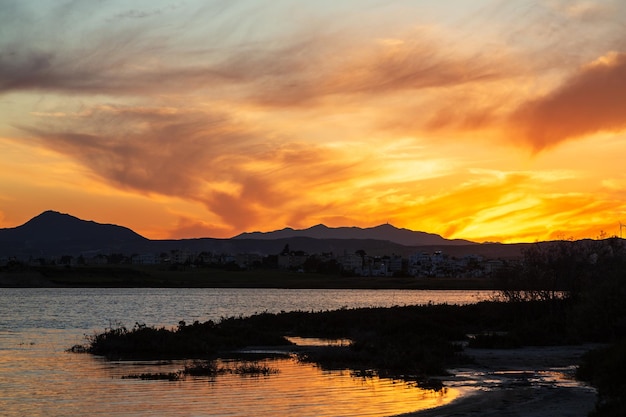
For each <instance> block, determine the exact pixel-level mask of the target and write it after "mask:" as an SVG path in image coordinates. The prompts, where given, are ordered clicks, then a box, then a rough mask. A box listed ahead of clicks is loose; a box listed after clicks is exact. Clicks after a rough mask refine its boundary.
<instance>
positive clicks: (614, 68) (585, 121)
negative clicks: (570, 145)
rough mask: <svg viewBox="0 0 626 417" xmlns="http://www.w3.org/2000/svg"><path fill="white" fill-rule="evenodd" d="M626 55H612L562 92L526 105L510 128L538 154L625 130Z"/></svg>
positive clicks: (581, 73)
mask: <svg viewBox="0 0 626 417" xmlns="http://www.w3.org/2000/svg"><path fill="white" fill-rule="evenodd" d="M624 97H626V53H618V52H612V53H609V54H607V55H604V56H602V57H601V58H599V59H598V60H596V61H594V62H593V63H591V64H588V65H586V66H584V67H583V68H581V69H580V71H579V72H578V73H577V74H575V75H574V76H572V77H570V78H569V79H567V80H566V81H565V82H564V83H563V84H562V85H561V86H560V87H559V88H557V89H556V90H554V91H552V92H551V93H549V94H547V95H545V96H543V97H540V98H538V99H535V100H531V101H528V102H526V103H523V104H522V105H521V106H520V107H519V108H518V109H517V110H515V111H514V112H513V113H512V114H511V116H510V120H509V122H510V124H511V126H513V127H514V128H515V130H516V131H517V134H518V135H519V136H520V137H521V138H522V140H524V141H526V142H527V143H529V144H530V145H531V146H532V147H533V149H535V150H536V151H539V150H542V149H545V148H549V147H551V146H554V145H556V144H558V143H560V142H563V141H565V140H568V139H573V138H577V137H581V136H585V135H592V134H595V133H598V132H619V131H622V130H624V129H626V106H625V105H624Z"/></svg>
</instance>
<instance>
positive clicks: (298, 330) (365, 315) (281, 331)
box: [72, 301, 571, 382]
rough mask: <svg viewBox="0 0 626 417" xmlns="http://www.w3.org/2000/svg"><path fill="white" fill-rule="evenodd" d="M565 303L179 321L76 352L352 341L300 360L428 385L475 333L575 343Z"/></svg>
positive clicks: (189, 355) (96, 339) (119, 355)
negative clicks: (296, 339)
mask: <svg viewBox="0 0 626 417" xmlns="http://www.w3.org/2000/svg"><path fill="white" fill-rule="evenodd" d="M560 304H563V305H562V306H561V308H557V307H555V306H554V305H548V304H547V303H542V302H535V303H502V302H481V303H478V304H474V305H466V306H457V305H426V306H404V307H391V308H359V309H340V310H334V311H321V312H305V311H295V312H286V313H279V314H270V313H261V314H256V315H253V316H250V317H237V318H236V317H230V318H223V319H222V320H220V321H219V322H217V323H214V322H212V321H208V322H205V323H198V322H195V323H193V324H191V325H187V324H185V323H182V322H181V323H180V324H179V326H178V327H176V328H172V329H166V328H154V327H149V326H145V325H139V324H136V325H135V326H134V327H133V328H131V329H127V328H126V327H124V326H117V327H114V328H113V327H112V328H108V329H105V331H104V332H102V333H99V334H94V335H93V336H90V337H89V338H88V340H87V344H86V345H85V346H82V347H74V348H72V349H73V350H74V351H77V352H80V351H85V352H87V353H91V354H96V355H102V356H106V357H108V358H112V359H150V360H154V359H202V360H213V359H216V358H225V357H229V358H230V357H237V353H236V352H237V351H238V350H239V349H242V348H244V347H248V346H288V345H289V342H288V340H287V339H286V338H285V337H284V336H285V335H286V336H301V337H319V338H337V339H349V340H352V344H351V345H349V346H323V347H313V348H311V349H308V350H307V351H305V352H301V353H300V359H301V360H303V361H307V362H314V363H316V364H318V365H320V366H321V367H323V368H326V369H351V370H353V371H355V372H365V371H368V370H374V371H375V372H376V373H377V375H379V376H384V377H390V378H402V379H408V380H416V381H422V382H424V381H428V380H430V379H431V377H432V376H436V375H443V374H445V372H446V369H448V368H449V367H451V366H452V365H454V364H459V363H463V362H467V361H468V358H467V357H465V356H464V355H463V352H462V348H461V345H460V343H459V342H461V341H469V336H468V335H470V334H472V335H484V336H483V337H479V338H476V337H474V340H473V342H472V343H474V344H475V345H480V344H483V345H489V346H493V344H494V343H498V344H502V343H504V342H503V341H502V340H496V339H494V337H495V336H494V335H506V337H507V338H510V339H511V340H518V341H527V340H532V341H533V342H535V344H551V343H553V342H555V341H557V342H560V343H566V342H569V341H570V340H571V337H570V335H569V333H570V332H569V331H568V330H567V326H563V325H562V324H563V321H564V320H565V319H566V317H565V315H564V314H562V313H559V312H564V311H565V304H566V302H565V301H561V302H560ZM544 328H548V329H551V331H550V332H547V331H544ZM533 329H534V330H533ZM489 335H491V336H489ZM498 337H500V336H498ZM506 343H509V341H508V339H507V340H506ZM242 357H243V355H240V358H242ZM253 370H254V367H252V368H250V369H249V370H248V371H249V372H243V371H244V370H243V369H242V372H243V373H248V374H249V373H254V372H252V371H253ZM189 372H206V373H210V372H211V369H210V366H209V365H203V367H196V368H190V369H189ZM157 377H161V376H160V375H157ZM162 377H163V378H164V379H166V376H165V375H164V376H162Z"/></svg>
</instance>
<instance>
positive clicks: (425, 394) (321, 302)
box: [0, 289, 489, 417]
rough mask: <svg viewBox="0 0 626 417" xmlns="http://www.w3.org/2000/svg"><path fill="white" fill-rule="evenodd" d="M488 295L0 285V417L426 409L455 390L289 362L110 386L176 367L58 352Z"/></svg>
mask: <svg viewBox="0 0 626 417" xmlns="http://www.w3.org/2000/svg"><path fill="white" fill-rule="evenodd" d="M488 296H489V294H488V293H484V294H476V293H475V292H471V293H467V292H415V291H411V292H406V291H361V290H354V291H353V290H346V291H296V290H293V291H281V290H229V289H224V290H217V289H201V290H186V289H3V291H2V292H0V410H1V411H0V414H1V415H3V416H9V417H12V416H24V415H31V416H37V415H40V416H41V415H45V416H75V415H90V416H144V415H154V414H160V415H168V416H190V415H193V416H250V415H255V416H259V417H263V416H276V415H290V416H389V415H395V414H400V413H404V412H409V411H415V410H418V409H422V408H429V407H434V406H437V405H440V404H443V403H446V402H448V401H450V400H452V399H453V398H455V396H457V395H458V391H457V390H456V389H451V390H448V391H447V392H445V393H436V392H433V391H425V390H421V389H419V388H417V387H415V386H412V385H410V384H406V383H404V382H400V381H393V380H385V379H382V380H381V379H378V378H365V379H363V378H353V377H352V376H351V375H350V372H349V371H344V372H334V371H332V372H331V371H322V370H321V369H319V368H316V367H315V366H313V365H311V364H302V363H298V362H297V361H296V360H294V359H289V358H287V359H279V360H275V361H274V362H272V364H271V366H272V367H276V368H278V369H279V370H280V372H279V373H278V374H276V375H269V376H268V377H265V376H261V377H254V378H250V377H241V376H240V375H232V374H226V375H220V376H218V377H216V378H212V379H211V378H195V377H194V378H191V377H187V378H185V379H184V380H181V381H153V380H140V379H122V376H124V375H129V374H133V373H140V372H143V371H146V372H170V371H172V372H175V371H178V370H180V369H181V368H182V367H184V364H182V363H175V362H168V363H154V362H152V363H131V362H109V361H106V360H104V359H102V358H97V357H93V356H90V355H81V354H70V353H66V352H65V349H67V348H69V347H70V346H73V345H75V344H78V343H82V342H83V341H84V339H83V336H84V334H93V333H94V332H96V331H102V329H104V328H105V327H107V326H108V325H110V324H111V322H113V323H114V322H117V321H122V320H123V321H125V322H124V324H126V325H129V326H132V324H133V323H134V322H135V321H138V322H143V323H146V324H148V325H155V326H158V325H164V326H175V325H176V324H177V323H178V321H179V320H187V321H188V322H191V321H193V320H196V319H197V320H201V321H202V320H207V319H212V320H214V319H219V318H220V317H221V316H231V315H240V314H243V315H249V314H253V313H254V312H258V311H266V310H270V311H273V310H274V309H275V310H278V311H280V310H287V311H293V310H303V311H309V310H326V309H333V308H340V307H343V306H348V307H349V308H354V307H362V306H391V305H404V304H420V303H426V302H431V301H433V302H448V303H470V302H475V301H477V298H484V297H488ZM311 343H313V341H310V340H307V341H306V343H301V344H311ZM315 343H324V344H327V343H328V342H327V341H321V340H320V341H315ZM341 343H349V341H342V342H341ZM142 370H143V371H142ZM150 370H152V371H150Z"/></svg>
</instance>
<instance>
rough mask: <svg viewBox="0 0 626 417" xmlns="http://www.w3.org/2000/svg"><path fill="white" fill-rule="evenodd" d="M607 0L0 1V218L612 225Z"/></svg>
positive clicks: (246, 225) (191, 229)
mask: <svg viewBox="0 0 626 417" xmlns="http://www.w3.org/2000/svg"><path fill="white" fill-rule="evenodd" d="M625 21H626V3H624V2H623V1H620V0H604V1H594V2H590V1H569V0H549V1H544V2H535V1H527V0H512V1H509V0H507V1H504V0H483V1H478V2H468V1H465V0H458V1H446V2H438V1H431V0H398V1H388V2H380V1H372V0H358V1H356V0H354V1H353V0H345V1H341V2H328V1H317V2H297V1H291V0H278V1H263V0H261V1H248V0H240V1H195V0H187V1H174V0H172V1H167V0H165V1H153V0H151V1H133V2H127V1H116V0H112V1H107V2H91V1H84V2H82V1H81V2H67V3H64V2H62V1H58V2H40V1H34V0H27V1H17V0H15V1H2V2H0V34H1V35H0V227H14V226H17V225H19V224H22V223H24V222H25V221H27V220H29V219H30V218H32V217H34V216H36V215H37V214H39V213H41V212H42V211H45V210H49V209H50V210H56V211H61V212H65V213H70V214H72V215H74V216H77V217H80V218H83V219H88V220H95V221H98V222H102V223H116V224H120V225H123V226H127V227H130V228H132V229H133V230H135V231H136V232H138V233H140V234H142V235H144V236H146V237H148V238H152V239H165V238H191V237H231V236H234V235H237V234H239V233H242V232H245V231H256V230H259V231H269V230H276V229H282V228H284V227H293V228H306V227H310V226H313V225H316V224H319V223H323V224H326V225H327V226H331V227H339V226H361V227H370V226H376V225H379V224H382V223H387V222H388V223H391V224H393V225H395V226H397V227H403V228H409V229H412V230H420V231H426V232H431V233H438V234H441V235H442V236H444V237H446V238H450V239H452V238H464V239H470V240H474V241H479V242H482V241H499V242H529V241H531V242H532V241H537V240H548V239H560V238H596V237H598V236H600V235H601V234H602V235H604V234H606V235H617V234H619V223H620V222H626V171H625V170H624V167H625V166H626V163H625V162H624V158H626V44H625V41H624V40H625V39H626V26H625V25H624V23H623V22H625Z"/></svg>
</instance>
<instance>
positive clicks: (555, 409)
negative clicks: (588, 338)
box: [403, 345, 597, 417]
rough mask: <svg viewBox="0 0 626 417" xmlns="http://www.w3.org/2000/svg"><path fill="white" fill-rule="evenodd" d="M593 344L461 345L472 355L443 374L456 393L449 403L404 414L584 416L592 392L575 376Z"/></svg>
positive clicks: (443, 416)
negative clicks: (469, 360) (465, 363)
mask: <svg viewBox="0 0 626 417" xmlns="http://www.w3.org/2000/svg"><path fill="white" fill-rule="evenodd" d="M595 347H597V345H580V346H556V347H552V346H551V347H530V348H521V349H510V350H495V349H465V353H466V354H467V355H469V356H471V357H473V358H474V359H475V363H473V364H470V365H468V366H464V367H459V368H455V369H451V370H450V372H451V374H452V376H450V377H443V378H442V380H443V381H444V384H445V385H446V386H447V387H450V388H453V389H458V390H460V391H461V393H462V394H461V395H460V396H459V398H458V399H456V400H454V401H453V402H451V403H450V404H447V405H444V406H441V407H437V408H434V409H430V410H424V411H418V412H415V413H410V414H404V415H403V416H404V417H409V416H413V417H435V416H437V417H452V416H454V417H461V416H511V417H512V416H516V417H553V416H561V417H579V416H580V417H583V416H585V417H586V416H587V415H588V414H589V412H590V411H591V410H593V408H594V405H595V401H596V391H595V390H594V389H593V388H591V387H589V386H587V385H585V384H582V383H580V382H578V381H576V380H574V372H575V370H576V367H575V365H576V364H577V363H578V360H579V358H580V356H581V355H582V354H583V353H585V352H586V351H588V350H590V349H593V348H595Z"/></svg>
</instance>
